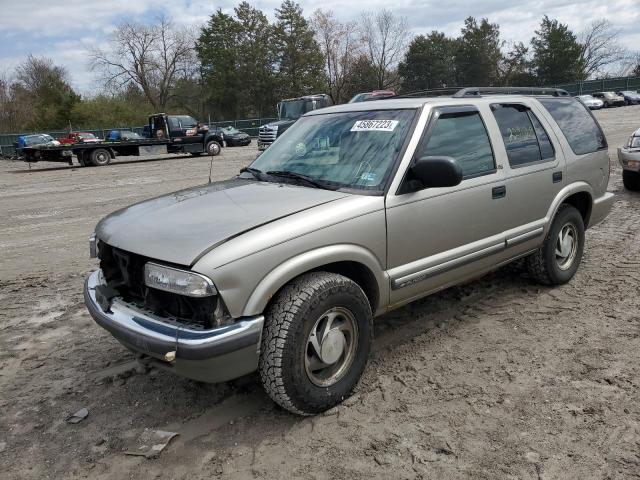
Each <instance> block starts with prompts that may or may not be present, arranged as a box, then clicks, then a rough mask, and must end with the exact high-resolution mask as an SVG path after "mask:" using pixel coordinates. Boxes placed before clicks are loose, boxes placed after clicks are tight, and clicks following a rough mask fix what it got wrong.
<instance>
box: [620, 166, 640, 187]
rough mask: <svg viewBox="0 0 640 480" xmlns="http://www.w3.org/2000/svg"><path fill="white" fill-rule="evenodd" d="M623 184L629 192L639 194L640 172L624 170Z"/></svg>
mask: <svg viewBox="0 0 640 480" xmlns="http://www.w3.org/2000/svg"><path fill="white" fill-rule="evenodd" d="M622 184H623V185H624V188H626V189H627V190H631V191H632V192H637V191H639V190H640V172H632V171H631V170H622Z"/></svg>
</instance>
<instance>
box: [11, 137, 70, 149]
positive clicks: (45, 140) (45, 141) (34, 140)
mask: <svg viewBox="0 0 640 480" xmlns="http://www.w3.org/2000/svg"><path fill="white" fill-rule="evenodd" d="M41 145H46V146H57V145H60V142H59V141H58V140H56V139H54V138H53V137H52V136H51V135H47V134H46V133H37V134H35V135H21V136H19V137H18V145H17V148H18V149H21V148H25V147H37V146H41Z"/></svg>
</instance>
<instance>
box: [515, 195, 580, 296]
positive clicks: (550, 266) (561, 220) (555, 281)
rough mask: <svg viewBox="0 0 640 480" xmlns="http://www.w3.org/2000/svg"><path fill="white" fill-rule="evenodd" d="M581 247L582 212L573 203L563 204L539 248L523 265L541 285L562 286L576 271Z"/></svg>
mask: <svg viewBox="0 0 640 480" xmlns="http://www.w3.org/2000/svg"><path fill="white" fill-rule="evenodd" d="M583 249H584V221H583V220H582V215H581V214H580V212H579V211H578V210H577V209H576V208H575V207H574V206H572V205H567V204H563V205H561V206H560V209H559V210H558V213H557V214H556V217H555V219H554V220H553V223H552V224H551V228H550V229H549V233H548V234H547V237H546V239H545V241H544V243H543V244H542V247H541V248H540V250H538V251H537V252H535V253H534V254H532V255H530V256H529V257H527V268H528V270H529V273H530V274H531V276H532V277H533V278H534V279H535V280H536V281H537V282H539V283H542V284H543V285H562V284H563V283H567V282H568V281H569V280H571V279H572V278H573V276H574V275H575V273H576V271H577V270H578V267H579V266H580V261H581V260H582V252H583Z"/></svg>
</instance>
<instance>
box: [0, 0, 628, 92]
mask: <svg viewBox="0 0 640 480" xmlns="http://www.w3.org/2000/svg"><path fill="white" fill-rule="evenodd" d="M239 1H240V0H237V1H228V0H219V1H210V0H209V1H205V0H167V1H164V2H158V1H157V0H153V1H152V0H66V1H64V2H61V1H56V0H48V1H44V0H40V1H37V0H18V1H16V0H0V75H1V74H3V73H7V74H8V73H11V72H12V71H13V69H14V68H15V66H16V65H17V64H19V63H20V62H21V61H22V60H24V59H25V58H26V57H27V55H29V54H33V55H35V56H45V57H49V58H52V59H53V60H54V61H55V63H57V64H59V65H63V66H65V67H66V68H67V70H68V72H69V74H70V77H71V83H72V86H73V87H74V88H75V89H76V90H77V91H79V92H81V93H83V94H87V95H90V94H91V93H92V92H95V91H97V88H98V85H99V78H97V76H96V74H95V73H94V72H91V71H90V69H89V65H88V61H87V49H88V48H91V47H102V48H104V47H106V45H107V43H106V42H107V40H108V38H109V34H110V33H111V32H112V31H113V29H114V26H115V25H117V24H118V23H119V22H122V21H123V20H128V21H131V20H133V21H138V22H142V23H148V22H151V21H153V19H154V18H156V17H157V15H158V14H159V13H164V14H165V15H166V16H167V17H168V18H170V19H171V20H172V21H173V22H174V23H175V24H177V25H181V26H190V27H194V28H197V27H199V26H200V25H202V24H204V23H205V22H206V20H207V18H208V17H209V15H211V13H213V12H214V11H215V10H216V9H218V8H221V9H222V10H223V11H224V12H226V13H232V11H233V7H234V6H235V5H237V4H238V3H239ZM250 3H251V4H252V5H253V6H254V7H256V8H259V9H261V10H263V11H264V12H265V14H266V15H267V16H268V17H269V18H270V19H271V20H272V19H273V18H274V11H275V9H276V8H277V7H278V6H279V5H280V3H281V2H280V1H278V0H264V1H262V0H261V1H254V2H250ZM299 3H300V6H301V7H302V9H303V12H304V14H305V15H306V16H307V17H309V16H310V15H311V14H312V12H313V11H314V10H315V9H317V8H322V9H323V10H327V9H329V10H332V11H333V12H334V14H335V16H336V17H337V18H338V19H339V20H341V21H351V20H355V21H357V20H358V18H359V15H360V12H362V11H364V10H370V11H374V12H375V11H376V10H378V9H384V8H388V9H391V10H392V11H393V13H394V14H396V15H400V16H405V17H406V18H407V21H408V23H409V27H410V29H411V32H412V33H413V34H416V35H418V34H421V33H428V32H430V31H432V30H440V31H443V32H445V33H446V34H448V35H457V34H458V33H459V31H460V28H461V27H462V25H463V22H464V19H465V18H466V17H468V16H473V17H476V18H478V19H480V18H483V17H486V18H488V19H489V21H491V22H492V23H498V24H499V25H500V33H501V38H502V39H503V40H506V41H507V42H516V41H523V42H525V43H528V42H529V40H530V39H531V37H532V36H533V34H534V31H535V30H536V28H537V27H538V25H539V23H540V19H541V18H542V17H543V15H548V16H549V17H551V18H556V19H558V20H559V21H561V22H562V23H566V24H568V25H569V28H571V30H573V31H574V33H578V32H580V31H582V30H583V29H584V28H586V27H587V26H588V25H589V24H590V23H591V22H593V21H594V20H599V19H607V20H609V21H610V22H611V23H612V24H613V25H614V27H615V28H616V29H618V30H620V34H621V37H620V39H621V41H622V43H623V44H624V45H625V46H626V47H627V48H629V49H630V50H633V51H640V0H607V1H603V0H476V1H475V2H474V1H472V0H449V1H442V0H397V1H395V2H392V3H391V4H389V2H387V1H380V0H368V1H367V2H357V1H351V2H345V1H344V0H307V1H300V2H299Z"/></svg>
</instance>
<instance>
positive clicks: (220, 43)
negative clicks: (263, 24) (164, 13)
mask: <svg viewBox="0 0 640 480" xmlns="http://www.w3.org/2000/svg"><path fill="white" fill-rule="evenodd" d="M239 28H240V27H239V25H238V22H237V21H236V20H235V19H234V18H233V17H232V16H231V15H227V14H226V13H223V12H222V10H220V9H218V10H217V11H216V12H215V13H214V14H212V15H211V17H210V18H209V21H208V22H207V24H206V25H205V26H204V27H202V30H201V31H200V36H199V38H198V41H197V43H196V51H197V54H198V59H199V60H200V64H201V76H202V81H203V83H204V85H205V91H206V92H207V94H206V98H205V99H204V100H205V103H206V104H207V105H206V107H205V109H206V110H209V113H210V114H211V116H212V117H213V118H217V119H223V118H234V117H235V118H237V114H238V113H239V111H238V91H237V88H236V86H237V85H238V82H239V76H238V72H237V68H236V61H237V57H238V53H237V44H238V43H237V40H238V36H239V33H238V32H239Z"/></svg>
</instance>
